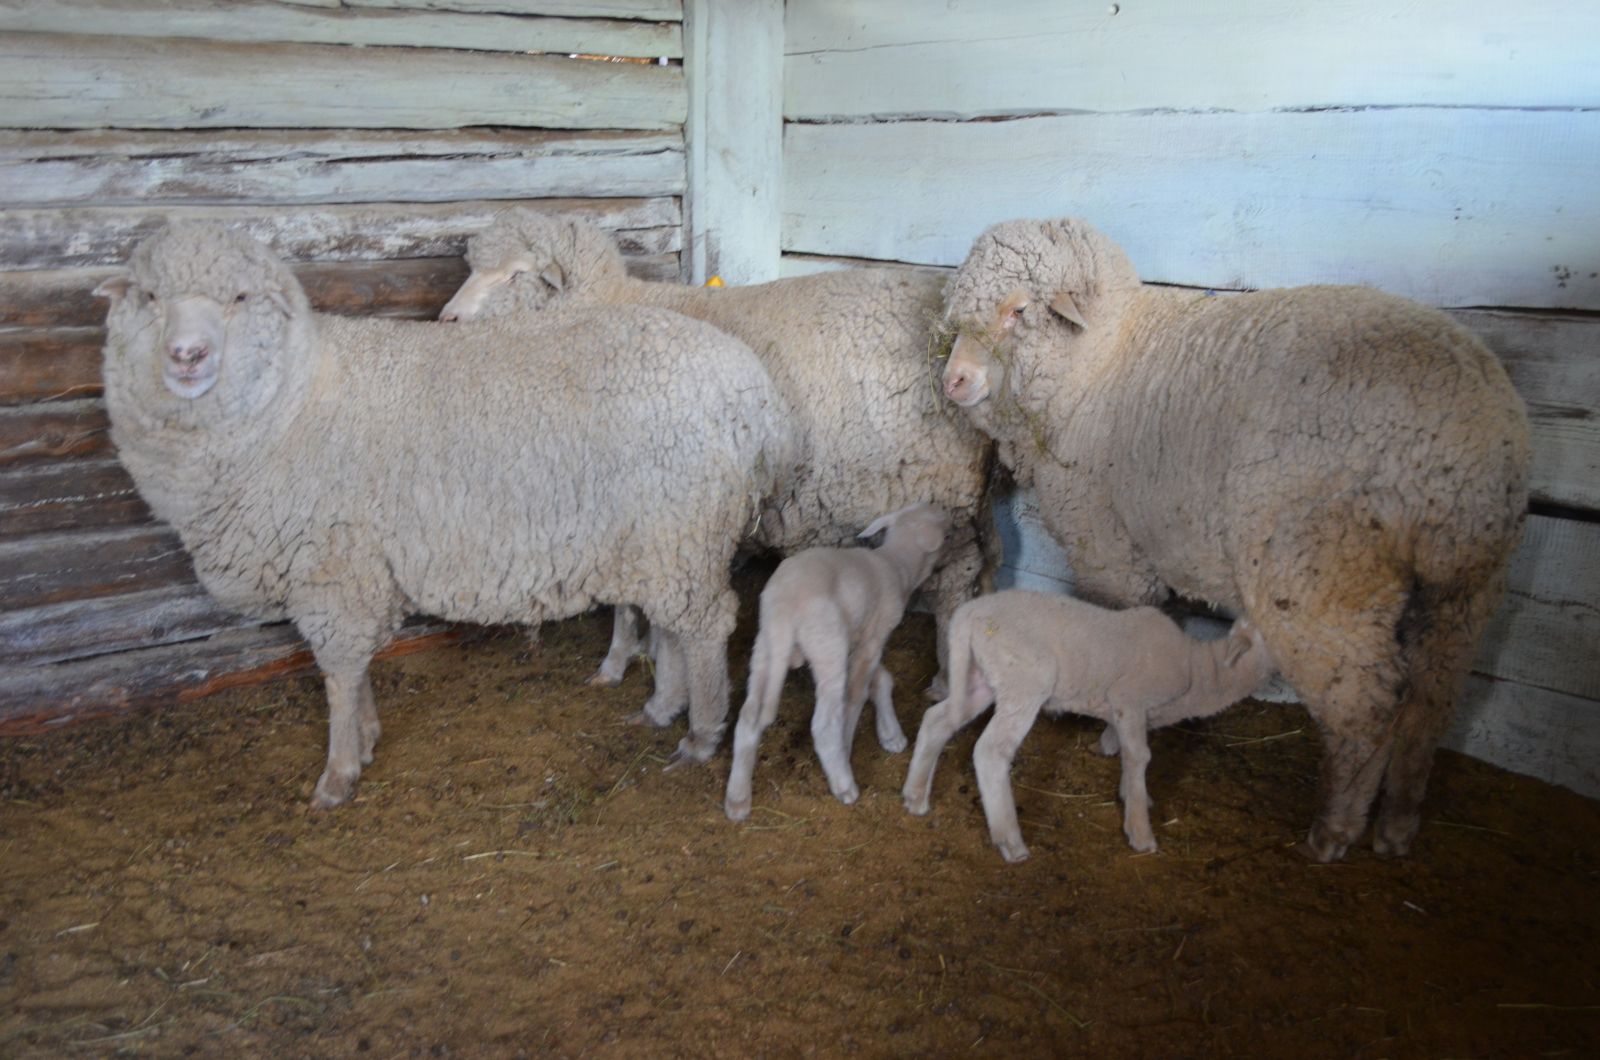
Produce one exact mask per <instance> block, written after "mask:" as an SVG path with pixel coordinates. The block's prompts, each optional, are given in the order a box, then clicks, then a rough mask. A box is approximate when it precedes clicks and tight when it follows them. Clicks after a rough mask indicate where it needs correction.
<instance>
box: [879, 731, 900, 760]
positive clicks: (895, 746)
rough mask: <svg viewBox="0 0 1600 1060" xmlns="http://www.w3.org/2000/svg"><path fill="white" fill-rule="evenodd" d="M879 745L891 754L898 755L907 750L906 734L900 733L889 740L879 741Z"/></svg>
mask: <svg viewBox="0 0 1600 1060" xmlns="http://www.w3.org/2000/svg"><path fill="white" fill-rule="evenodd" d="M878 745H879V746H880V747H882V748H883V749H884V750H885V751H888V752H889V753H890V754H892V755H897V754H899V753H900V752H901V751H904V750H905V749H906V734H905V733H900V734H899V735H896V736H891V737H889V738H888V739H887V740H879V741H878Z"/></svg>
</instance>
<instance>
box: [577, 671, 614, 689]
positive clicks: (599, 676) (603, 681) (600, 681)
mask: <svg viewBox="0 0 1600 1060" xmlns="http://www.w3.org/2000/svg"><path fill="white" fill-rule="evenodd" d="M584 684H586V685H589V686H590V687H592V688H615V687H617V686H618V685H620V684H622V675H621V674H609V673H607V672H606V671H605V668H604V667H601V668H600V669H598V670H596V671H595V672H594V673H592V674H590V675H589V679H588V680H586V681H585V682H584Z"/></svg>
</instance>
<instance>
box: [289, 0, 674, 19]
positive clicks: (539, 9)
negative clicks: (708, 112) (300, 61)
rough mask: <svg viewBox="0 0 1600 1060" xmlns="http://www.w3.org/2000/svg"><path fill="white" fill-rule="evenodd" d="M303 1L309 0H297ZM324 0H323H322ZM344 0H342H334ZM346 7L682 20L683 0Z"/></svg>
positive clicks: (412, 0) (348, 0)
mask: <svg viewBox="0 0 1600 1060" xmlns="http://www.w3.org/2000/svg"><path fill="white" fill-rule="evenodd" d="M295 2H296V3H303V2H305V0H295ZM319 2H320V0H319ZM330 2H335V3H338V2H341V0H330ZM342 3H343V5H344V6H345V7H403V8H420V9H425V10H432V11H506V12H510V13H513V14H519V15H558V16H560V17H562V18H642V19H659V20H661V21H664V22H678V21H681V20H682V19H683V0H342Z"/></svg>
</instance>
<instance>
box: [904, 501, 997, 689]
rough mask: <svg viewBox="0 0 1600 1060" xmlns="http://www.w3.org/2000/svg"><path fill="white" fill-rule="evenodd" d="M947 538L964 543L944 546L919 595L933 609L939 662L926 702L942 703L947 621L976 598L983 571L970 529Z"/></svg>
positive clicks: (947, 663)
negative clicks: (926, 600)
mask: <svg viewBox="0 0 1600 1060" xmlns="http://www.w3.org/2000/svg"><path fill="white" fill-rule="evenodd" d="M950 538H951V540H952V541H956V540H958V539H962V538H965V540H961V543H959V544H955V545H946V546H945V554H944V559H943V562H942V563H940V565H939V568H938V569H937V570H935V571H934V572H933V574H932V575H930V576H929V577H928V580H927V581H926V582H924V583H923V592H924V593H925V594H926V596H927V599H928V600H929V601H930V602H931V605H932V607H933V621H934V648H935V651H936V652H937V653H938V659H939V670H938V672H937V673H935V674H934V676H933V681H932V682H931V683H930V684H929V685H928V689H927V692H926V693H925V694H926V695H927V697H928V698H929V699H930V700H939V699H944V698H945V697H946V696H947V695H948V694H949V687H950V659H949V649H950V617H951V616H952V615H954V614H955V613H956V608H958V607H960V606H961V605H962V604H964V603H966V602H967V601H968V600H971V599H972V598H973V597H975V596H976V595H977V594H978V585H979V582H980V581H981V579H982V577H983V573H984V569H985V567H984V563H985V560H984V550H983V547H982V544H981V543H980V542H979V541H978V538H977V535H976V533H975V531H974V530H973V528H972V527H971V526H970V525H969V526H967V527H965V528H962V527H957V528H955V529H953V530H952V531H951V533H950ZM996 544H997V545H998V539H997V541H996Z"/></svg>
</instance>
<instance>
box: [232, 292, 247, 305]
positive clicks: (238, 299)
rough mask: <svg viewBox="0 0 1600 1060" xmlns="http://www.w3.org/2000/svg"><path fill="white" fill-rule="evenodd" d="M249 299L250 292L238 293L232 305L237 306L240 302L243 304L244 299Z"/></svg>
mask: <svg viewBox="0 0 1600 1060" xmlns="http://www.w3.org/2000/svg"><path fill="white" fill-rule="evenodd" d="M249 297H250V292H249V291H240V292H239V296H238V297H237V298H235V299H234V300H233V303H234V305H238V304H239V303H240V302H243V301H244V300H245V299H247V298H249Z"/></svg>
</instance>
